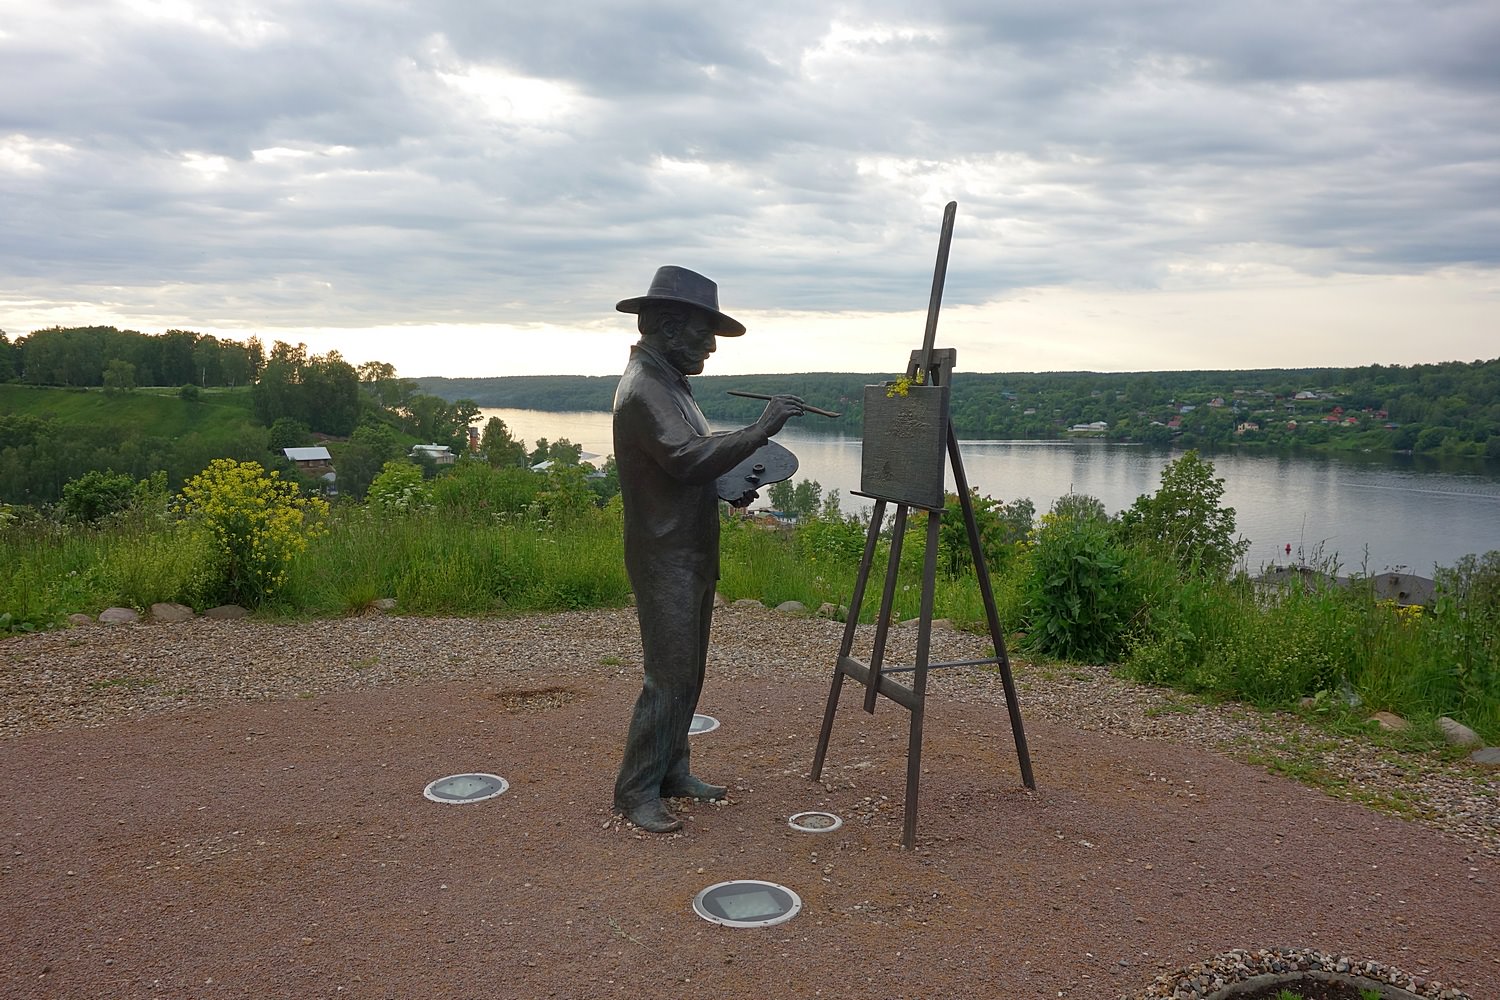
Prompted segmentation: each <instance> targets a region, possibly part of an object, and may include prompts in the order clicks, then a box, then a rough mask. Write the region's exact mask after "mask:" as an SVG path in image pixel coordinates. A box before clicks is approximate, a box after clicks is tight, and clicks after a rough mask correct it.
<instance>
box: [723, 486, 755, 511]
mask: <svg viewBox="0 0 1500 1000" xmlns="http://www.w3.org/2000/svg"><path fill="white" fill-rule="evenodd" d="M759 499H760V494H759V493H757V492H755V491H754V490H746V491H745V493H743V494H742V495H741V496H740V498H739V499H738V500H731V501H729V506H731V507H741V508H743V507H748V506H750V505H751V504H753V503H754V502H755V501H757V500H759Z"/></svg>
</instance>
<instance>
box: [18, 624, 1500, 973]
mask: <svg viewBox="0 0 1500 1000" xmlns="http://www.w3.org/2000/svg"><path fill="white" fill-rule="evenodd" d="M841 630H842V626H841V625H839V624H838V623H835V622H829V621H824V620H819V619H814V618H805V617H797V616H788V615H784V614H779V613H776V612H774V611H771V610H768V609H762V608H756V607H742V606H733V607H729V608H724V609H721V610H720V611H719V612H718V614H717V616H716V619H715V628H714V645H713V648H712V650H711V657H710V663H709V683H708V687H707V689H706V693H705V702H704V706H703V710H704V711H709V712H712V713H714V714H716V715H718V716H719V717H720V718H721V719H723V720H724V721H725V726H724V728H723V729H721V730H719V731H717V732H715V733H713V734H707V735H705V736H703V737H695V740H699V741H701V742H699V743H695V760H700V762H701V763H703V764H704V765H705V777H708V778H710V779H713V778H716V777H722V778H725V779H728V780H729V781H730V782H731V787H732V789H733V792H732V795H731V801H730V803H729V805H727V806H724V807H707V806H698V807H693V806H691V805H690V804H683V805H682V808H683V809H684V810H685V811H686V814H687V818H688V824H687V828H686V829H685V831H684V832H683V833H682V834H678V835H674V836H671V837H665V838H652V837H649V836H646V835H643V834H641V833H639V832H638V831H635V830H634V829H633V828H631V827H629V826H628V825H626V824H623V823H622V822H620V821H619V820H618V819H617V818H614V817H612V816H611V814H610V813H609V811H608V793H609V787H610V782H611V780H612V774H613V768H614V766H615V764H616V763H617V760H616V756H617V753H618V743H619V738H620V734H621V733H622V732H623V728H624V723H625V720H626V717H627V716H628V712H629V706H630V701H631V700H632V698H633V695H634V690H635V688H636V687H637V686H638V684H639V660H640V647H639V641H638V637H637V633H636V626H635V620H634V613H633V611H631V610H630V609H621V610H608V611H588V612H577V613H570V614H564V615H554V616H543V617H533V618H526V619H513V620H484V621H474V620H446V619H415V618H403V617H398V616H391V617H380V616H373V617H364V618H353V619H341V620H330V621H312V622H303V623H296V624H274V625H273V624H265V623H260V622H255V621H251V620H242V621H231V622H215V621H208V620H204V619H196V620H193V621H190V622H186V623H182V624H177V625H159V624H140V625H123V626H101V625H95V626H87V627H83V628H78V629H74V630H70V631H66V632H54V633H46V634H41V635H34V636H22V637H14V638H10V639H7V640H4V641H0V704H3V716H0V774H3V776H4V777H5V778H6V779H7V780H8V781H10V782H11V784H12V787H16V788H25V789H47V792H46V793H45V794H40V795H36V794H30V795H18V796H14V797H12V798H11V800H10V801H9V802H8V803H7V805H6V807H5V808H4V809H3V810H0V822H3V823H4V824H5V826H4V833H5V834H6V836H7V838H8V839H9V840H10V841H11V844H10V846H11V848H12V849H11V850H10V851H9V852H8V853H9V857H7V858H5V859H3V864H0V903H3V904H4V906H3V910H4V912H6V913H7V914H10V918H9V919H8V920H7V923H6V925H5V927H4V929H3V931H0V945H3V946H4V948H3V951H4V954H3V955H0V993H3V994H5V995H8V996H17V997H23V996H27V997H29V996H37V997H54V996H55V997H73V996H79V997H82V996H103V995H109V996H136V995H153V996H201V997H213V996H226V997H227V996H244V995H264V996H314V995H315V996H335V995H348V996H365V995H368V996H411V995H454V996H461V995H472V993H471V991H477V990H478V988H479V987H481V986H482V987H483V992H484V993H485V995H490V996H516V997H540V996H600V997H605V996H610V997H612V996H629V995H636V994H638V993H639V992H640V989H641V988H642V986H643V985H644V984H646V983H652V984H653V985H662V984H665V986H664V988H663V989H662V993H663V995H672V996H676V995H681V996H700V995H701V996H720V995H726V993H728V992H735V991H743V990H747V989H753V991H754V993H755V994H756V995H759V996H763V997H781V996H785V997H793V996H796V997H802V996H814V995H820V994H821V995H825V996H835V995H839V996H849V997H892V996H907V995H911V996H923V997H933V996H978V995H993V996H1006V997H1010V996H1017V997H1027V996H1038V997H1041V996H1046V997H1054V996H1076V997H1112V996H1139V995H1142V994H1141V991H1142V990H1144V989H1146V987H1147V985H1148V984H1149V983H1151V982H1152V980H1153V979H1154V978H1156V977H1159V976H1161V975H1163V974H1168V973H1170V972H1171V970H1174V969H1181V968H1187V967H1190V966H1191V965H1192V964H1193V963H1194V962H1198V961H1201V960H1203V959H1205V958H1206V957H1207V956H1211V955H1215V954H1220V953H1225V952H1229V951H1230V950H1231V949H1240V948H1262V947H1267V946H1283V945H1307V946H1312V947H1318V948H1322V949H1324V950H1326V951H1329V952H1336V953H1338V954H1342V955H1350V956H1352V957H1353V958H1355V959H1361V960H1363V959H1369V960H1379V961H1383V962H1388V963H1391V964H1393V965H1396V966H1400V967H1401V968H1403V969H1406V970H1409V971H1411V972H1412V973H1414V974H1416V975H1419V976H1421V977H1424V979H1428V980H1433V981H1435V980H1443V981H1445V982H1448V983H1450V984H1454V985H1457V986H1461V987H1463V988H1465V989H1467V990H1469V991H1470V993H1471V994H1472V995H1473V996H1474V997H1476V998H1481V997H1487V996H1500V954H1497V949H1496V948H1495V945H1494V941H1495V938H1494V927H1495V926H1496V925H1497V924H1500V895H1497V892H1496V889H1495V876H1496V872H1497V869H1496V865H1495V861H1496V858H1497V856H1500V796H1497V791H1496V785H1495V781H1494V778H1493V776H1492V775H1491V774H1486V773H1484V772H1480V771H1478V770H1475V769H1473V768H1472V767H1470V766H1469V765H1467V764H1465V763H1454V762H1444V761H1442V760H1440V759H1438V758H1436V757H1431V758H1428V757H1399V758H1398V757H1395V756H1392V755H1389V754H1387V753H1385V752H1383V751H1382V750H1381V749H1380V748H1378V747H1375V746H1373V745H1370V744H1366V743H1363V742H1361V741H1357V740H1352V739H1344V738H1338V737H1331V736H1329V735H1327V734H1326V733H1323V732H1321V731H1318V730H1314V729H1312V728H1310V727H1308V726H1307V725H1306V724H1304V723H1303V722H1302V721H1301V720H1300V719H1298V718H1297V717H1295V716H1289V715H1266V714H1262V713H1258V712H1252V711H1247V710H1245V709H1243V708H1240V707H1237V706H1232V705H1203V704H1199V703H1197V702H1194V701H1191V700H1189V699H1186V698H1184V697H1183V696H1181V695H1178V694H1176V693H1173V692H1170V691H1164V690H1157V689H1150V688H1142V687H1139V686H1135V685H1131V684H1128V683H1126V682H1123V681H1121V680H1119V679H1118V678H1115V677H1113V676H1111V675H1110V674H1109V673H1108V672H1107V671H1106V670H1102V669H1094V668H1077V667H1072V666H1066V667H1051V666H1030V665H1026V664H1018V665H1017V674H1018V682H1019V686H1020V697H1021V704H1022V710H1023V715H1024V717H1025V720H1026V725H1027V735H1028V737H1029V742H1030V746H1031V753H1032V758H1033V763H1034V765H1035V767H1036V770H1037V781H1038V790H1037V791H1036V792H1027V791H1025V790H1024V789H1022V788H1021V787H1020V782H1019V777H1018V774H1017V771H1016V766H1015V755H1014V748H1013V744H1012V742H1011V736H1010V732H1009V726H1008V722H1007V719H1006V714H1005V711H1004V698H1003V693H1002V690H1001V687H1000V684H999V681H998V678H997V677H995V676H994V675H993V674H991V673H986V672H984V671H981V670H971V669H959V670H953V671H946V672H938V673H935V674H934V675H933V678H932V681H931V684H930V687H929V694H930V695H931V699H930V701H929V708H928V726H927V734H926V738H925V742H924V757H923V763H924V776H923V786H922V796H923V798H922V806H921V809H920V811H919V815H920V823H919V827H918V845H917V850H915V851H902V850H900V849H899V848H898V847H897V846H896V841H897V840H899V836H900V827H901V813H902V805H901V801H900V796H901V794H902V781H903V777H904V773H905V740H906V734H905V713H902V712H900V711H899V710H897V709H895V708H894V707H892V706H890V705H889V703H885V702H883V703H882V707H881V708H880V709H879V710H878V712H877V714H876V715H875V716H873V717H872V716H867V715H865V714H864V713H863V712H861V711H859V707H858V697H857V695H858V692H852V693H851V692H850V690H849V688H850V687H851V686H850V685H846V693H845V697H844V699H843V701H842V703H841V706H840V711H839V716H838V724H837V726H836V727H835V731H834V738H833V741H832V744H831V747H830V755H829V766H828V768H827V770H826V771H825V774H824V779H825V780H824V781H823V783H822V784H821V785H815V784H813V783H811V782H809V781H807V780H806V774H807V771H808V767H809V764H810V759H811V753H812V748H813V747H812V744H813V741H814V739H815V737H816V731H817V720H818V718H819V717H820V715H821V711H822V705H823V699H824V697H825V695H826V691H827V683H828V677H829V673H830V668H831V663H832V657H833V654H834V653H835V652H836V650H837V647H838V644H839V639H840V635H841ZM914 635H915V630H914V629H909V628H907V629H901V630H898V631H897V632H896V633H895V637H894V645H895V649H894V650H893V651H892V655H891V659H892V660H900V659H901V658H902V657H903V655H905V656H908V657H909V655H910V651H909V649H905V648H903V647H905V646H909V645H910V644H911V643H912V642H913V640H914ZM862 638H864V639H865V640H866V641H868V635H867V634H864V635H862ZM985 646H986V644H985V642H984V641H983V640H980V639H978V638H976V637H974V636H971V635H967V634H964V633H957V632H951V631H948V630H939V631H937V632H936V633H935V636H934V650H933V656H934V659H937V660H945V659H965V658H971V657H979V656H983V655H984V654H985ZM496 746H502V747H503V748H504V752H503V756H504V757H505V759H506V760H507V761H508V763H507V764H506V765H505V766H506V767H507V768H512V769H513V771H512V773H514V774H526V775H529V776H530V777H529V778H525V779H516V778H513V779H512V781H513V788H512V791H511V792H509V793H507V794H506V795H505V796H502V797H501V798H499V799H496V800H492V803H486V804H483V805H476V806H473V807H470V808H468V809H448V808H447V807H439V806H432V807H431V809H432V810H435V811H436V812H435V813H434V812H432V811H423V809H424V807H423V806H421V805H420V803H419V804H418V805H415V806H412V807H408V806H406V805H405V803H406V801H407V799H408V798H409V797H408V796H407V794H406V791H403V789H408V787H409V786H410V785H412V784H413V783H415V785H416V787H417V788H418V789H420V787H421V784H422V783H424V782H425V781H426V780H431V778H433V777H437V776H440V775H441V774H444V773H451V771H454V770H464V769H468V768H469V767H471V766H472V767H473V769H493V768H481V767H479V766H477V764H475V765H468V764H465V765H464V766H457V758H458V757H464V756H465V755H467V757H468V758H469V759H473V760H475V761H478V762H484V761H486V760H491V759H492V758H493V756H494V755H495V754H496V753H497V751H496V750H495V749H494V747H496ZM486 747H489V748H490V749H488V750H486V749H485V748H486ZM1288 747H1291V748H1292V750H1291V751H1289V750H1288V749H1287V748H1288ZM1290 752H1295V755H1296V760H1297V764H1298V766H1299V767H1302V768H1315V769H1318V770H1319V771H1320V772H1321V774H1322V780H1323V781H1324V782H1325V783H1328V782H1332V783H1335V784H1338V785H1339V786H1340V787H1339V789H1338V790H1339V793H1340V794H1341V795H1344V796H1347V797H1352V798H1354V799H1356V800H1358V801H1359V802H1364V803H1375V804H1385V805H1387V806H1391V807H1395V808H1396V809H1398V810H1399V817H1398V816H1396V815H1394V814H1392V813H1390V812H1377V811H1374V810H1371V809H1370V808H1368V807H1367V806H1366V805H1361V804H1357V803H1354V802H1345V801H1338V800H1337V799H1335V798H1332V797H1330V796H1328V795H1326V794H1324V793H1323V792H1320V791H1314V790H1311V789H1308V788H1306V787H1303V786H1299V785H1297V784H1295V783H1293V782H1291V781H1289V780H1287V779H1285V778H1283V777H1278V776H1274V775H1270V774H1267V773H1266V771H1265V770H1264V769H1263V768H1261V767H1258V766H1255V765H1253V764H1247V763H1245V762H1246V761H1254V760H1256V759H1258V758H1259V757H1260V756H1261V755H1271V754H1276V755H1281V756H1286V755H1287V754H1288V753H1290ZM449 764H453V765H455V766H451V767H448V765H449ZM444 767H448V769H447V770H444V769H443V768H444ZM313 768H323V769H325V770H327V769H332V771H333V772H334V773H340V774H345V773H347V774H351V775H353V774H358V775H360V776H362V780H372V781H374V782H376V786H377V787H376V789H375V790H359V789H355V788H344V787H342V786H340V787H337V788H329V787H326V786H325V785H324V784H320V783H318V782H317V781H314V780H313V773H312V771H311V769H313ZM60 782H64V783H66V785H65V786H63V785H60V784H59V783H60ZM74 782H78V783H79V784H78V785H77V786H76V787H75V786H74V785H73V783H74ZM381 782H385V783H386V784H385V785H381V784H380V783H381ZM84 788H88V789H89V791H87V792H85V791H82V789H84ZM228 788H232V793H231V792H230V791H226V789H228ZM381 788H384V789H385V792H381V791H380V789H381ZM558 788H561V789H562V790H563V794H562V795H560V796H559V795H558V794H556V789H558ZM542 789H551V790H552V793H551V794H543V793H542ZM418 802H419V800H418ZM398 806H399V809H398ZM810 808H827V809H831V810H833V811H836V812H838V813H839V814H840V815H841V816H843V817H844V818H845V820H846V823H845V826H844V827H843V828H842V829H841V830H840V831H838V832H837V833H835V834H831V835H823V834H815V835H808V834H794V833H789V832H787V830H786V828H785V817H786V816H788V815H790V814H791V813H792V812H796V811H799V810H800V809H810ZM412 810H416V811H412ZM298 817H300V818H298ZM351 817H356V818H351ZM497 818H498V819H499V820H500V821H501V822H500V823H499V827H498V828H497V826H496V820H497ZM517 838H519V840H518V839H517ZM527 838H530V839H529V841H528V839H527ZM544 838H545V840H544ZM544 843H545V844H546V846H545V847H544V846H543V844H544ZM455 845H470V846H469V847H467V848H463V849H461V848H460V847H458V846H455ZM497 866H498V871H499V872H500V873H501V874H502V875H504V874H508V875H509V876H512V877H520V878H523V879H529V880H528V881H525V884H524V886H523V887H516V886H514V884H511V885H510V886H509V889H508V890H507V893H508V894H506V895H504V896H503V898H502V899H501V900H499V901H497V898H496V897H495V892H496V891H498V890H495V889H494V888H493V884H494V882H495V879H496V877H499V876H497V874H496V872H497ZM470 868H472V869H473V870H475V871H482V872H484V873H485V874H486V878H487V879H488V882H487V883H486V885H488V886H490V887H491V888H490V889H489V891H488V894H486V893H485V892H481V891H479V890H478V889H475V888H471V887H467V886H466V885H464V884H460V882H459V880H458V876H459V874H460V872H461V871H462V870H466V869H470ZM727 877H770V878H777V879H780V880H784V881H787V882H788V884H792V883H793V882H796V884H797V885H800V886H801V888H800V889H799V891H800V892H802V894H803V896H804V901H805V903H806V904H807V906H806V910H805V912H804V915H802V916H799V918H798V920H797V921H795V922H793V923H792V924H788V925H784V928H785V929H787V931H786V932H783V929H778V928H772V929H766V930H765V931H755V932H743V931H738V932H736V931H727V930H725V929H722V928H714V927H711V926H710V925H706V924H702V923H701V922H700V921H697V919H696V918H695V917H693V916H692V915H691V913H690V912H688V913H685V914H684V912H683V910H684V909H685V907H684V906H683V905H680V904H681V901H682V900H686V899H690V898H691V896H692V894H693V892H695V891H696V889H697V888H701V887H702V886H703V885H706V884H709V883H711V882H713V881H718V880H720V878H727ZM590 879H592V880H595V881H596V882H597V881H599V880H602V881H603V884H602V885H590V884H588V883H589V880H590ZM601 893H602V894H603V895H602V896H601ZM601 898H607V899H609V900H611V901H618V902H620V903H621V904H622V905H621V906H620V907H618V908H614V909H609V910H608V912H607V913H605V914H603V915H601V914H600V913H598V912H596V910H595V904H596V903H597V902H598V900H599V899H601ZM523 903H524V905H522V904H523ZM626 904H628V905H626ZM187 914H192V919H188V917H187ZM746 934H748V935H749V936H744V935H746ZM737 935H739V936H737ZM684 942H686V946H685V947H684V946H683V944H684ZM424 949H426V950H424ZM434 953H436V954H438V955H439V956H440V957H441V961H439V962H436V963H434V960H433V955H434ZM474 963H478V964H477V966H476V965H475V964H474ZM249 984H256V985H255V988H253V989H252V988H250V985H249ZM1153 995H1162V994H1160V993H1157V994H1153Z"/></svg>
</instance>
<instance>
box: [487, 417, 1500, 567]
mask: <svg viewBox="0 0 1500 1000" xmlns="http://www.w3.org/2000/svg"><path fill="white" fill-rule="evenodd" d="M481 412H482V417H481V419H482V420H483V419H488V418H489V417H491V416H498V417H500V418H501V419H502V420H504V421H505V422H506V425H507V426H509V427H510V429H511V433H512V434H514V435H515V436H517V437H520V438H524V439H525V440H526V441H527V443H528V445H530V444H534V443H535V442H536V439H537V438H539V437H545V438H548V439H549V440H554V441H555V440H557V439H558V438H567V439H568V440H570V441H572V442H573V443H574V444H579V445H582V446H583V449H584V450H585V451H592V452H597V453H599V454H600V455H608V454H610V453H611V452H613V451H614V446H613V444H612V443H611V440H612V432H611V428H610V415H609V414H608V413H545V412H542V411H537V410H490V409H487V410H483V411H481ZM716 428H717V429H722V430H728V429H730V428H729V427H728V426H727V425H726V426H723V427H718V426H717V425H716ZM776 440H778V441H779V442H781V443H782V444H784V445H786V446H787V447H788V448H790V449H791V450H792V451H793V452H794V453H795V454H796V455H797V458H798V461H799V462H800V463H801V469H800V471H799V472H798V473H797V478H799V479H801V478H807V479H816V480H817V481H818V482H819V483H821V484H822V485H823V488H824V490H829V489H837V490H839V492H840V494H841V497H842V501H843V505H844V509H845V510H848V511H850V512H854V511H858V510H859V509H860V508H861V507H868V506H870V503H871V502H870V501H868V500H865V499H864V498H862V497H857V496H854V495H853V491H854V490H857V489H858V488H859V457H860V440H859V437H858V435H853V436H851V435H838V434H829V433H826V432H811V431H808V430H804V429H801V428H797V427H788V428H787V429H786V430H784V431H782V433H781V434H779V435H777V438H776ZM962 450H963V459H964V469H965V471H966V472H967V473H968V477H969V483H970V485H972V486H976V487H978V488H979V491H980V492H981V493H985V494H988V495H990V496H993V497H998V498H1000V499H1002V500H1012V499H1015V498H1017V497H1030V498H1031V500H1032V502H1033V503H1035V504H1036V507H1037V510H1038V511H1045V510H1046V509H1047V508H1048V507H1050V506H1051V505H1052V503H1053V501H1055V500H1056V499H1057V498H1058V497H1060V496H1064V495H1065V494H1067V493H1070V492H1072V493H1086V494H1088V495H1090V496H1094V497H1098V498H1099V499H1100V500H1101V501H1102V502H1103V503H1104V506H1105V507H1106V508H1107V509H1108V510H1110V511H1119V510H1122V509H1124V508H1125V507H1128V506H1130V504H1131V503H1132V502H1133V501H1134V500H1135V498H1136V497H1137V496H1140V495H1141V494H1142V493H1151V492H1154V491H1155V490H1156V488H1157V486H1158V484H1159V482H1160V478H1161V470H1162V467H1163V466H1165V465H1166V464H1167V463H1168V462H1170V461H1171V460H1172V458H1173V457H1174V456H1173V455H1171V454H1167V453H1164V452H1160V451H1154V450H1148V449H1145V448H1137V447H1133V446H1130V445H1111V444H1105V443H1103V442H1097V441H1089V442H1073V441H965V442H963V443H962ZM1211 458H1212V460H1213V463H1214V469H1215V474H1216V475H1218V476H1220V477H1221V478H1222V479H1223V480H1224V502H1225V503H1226V504H1228V505H1229V506H1231V507H1234V508H1235V512H1236V515H1237V518H1236V520H1237V524H1238V527H1239V530H1240V533H1241V534H1243V535H1244V536H1245V537H1247V538H1249V539H1250V540H1251V548H1250V555H1249V562H1250V565H1251V566H1252V567H1257V566H1260V565H1261V564H1263V563H1268V562H1272V561H1284V560H1285V546H1286V545H1288V544H1290V545H1291V546H1292V552H1293V557H1294V558H1295V557H1296V554H1297V553H1298V552H1302V553H1304V554H1306V555H1307V556H1308V557H1311V556H1313V554H1314V553H1315V552H1317V551H1318V550H1320V549H1321V551H1322V553H1323V554H1324V555H1334V554H1337V556H1338V559H1339V563H1340V564H1341V565H1342V566H1343V567H1344V568H1345V569H1346V570H1350V569H1354V570H1357V569H1359V568H1360V567H1361V565H1364V566H1365V567H1367V568H1368V570H1369V571H1370V572H1378V571H1379V570H1382V569H1385V568H1387V567H1405V568H1406V569H1408V570H1410V571H1411V572H1414V573H1420V574H1423V575H1431V572H1432V568H1433V565H1434V564H1438V565H1443V566H1451V565H1452V564H1453V563H1454V562H1455V561H1456V560H1457V559H1458V558H1459V557H1460V556H1463V555H1465V554H1467V553H1470V552H1486V551H1489V550H1490V549H1496V548H1500V473H1497V472H1495V471H1489V472H1485V473H1462V472H1454V471H1448V470H1442V469H1439V468H1436V467H1435V466H1433V465H1431V464H1430V463H1419V462H1415V461H1413V460H1412V459H1411V458H1410V457H1409V456H1395V457H1392V458H1387V457H1385V456H1373V455H1360V456H1354V457H1352V458H1349V459H1346V458H1345V457H1344V456H1326V455H1311V456H1301V455H1299V456H1295V457H1293V456H1287V455H1268V454H1252V453H1247V452H1228V453H1223V454H1217V455H1213V456H1211ZM948 485H949V488H950V489H951V488H952V486H953V483H952V479H951V477H950V478H949V483H948ZM1367 549H1368V555H1367V554H1366V550H1367Z"/></svg>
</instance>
